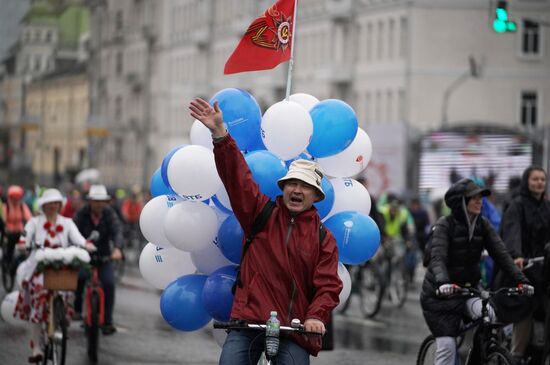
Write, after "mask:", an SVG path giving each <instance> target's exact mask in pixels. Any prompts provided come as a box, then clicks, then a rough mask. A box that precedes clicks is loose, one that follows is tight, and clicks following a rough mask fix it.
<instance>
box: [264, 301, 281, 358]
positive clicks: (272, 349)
mask: <svg viewBox="0 0 550 365" xmlns="http://www.w3.org/2000/svg"><path fill="white" fill-rule="evenodd" d="M280 327H281V322H279V320H278V319H277V312H276V311H271V314H270V317H269V319H268V320H267V323H266V328H265V354H266V356H267V357H268V358H270V357H274V356H275V355H277V352H278V351H279V329H280Z"/></svg>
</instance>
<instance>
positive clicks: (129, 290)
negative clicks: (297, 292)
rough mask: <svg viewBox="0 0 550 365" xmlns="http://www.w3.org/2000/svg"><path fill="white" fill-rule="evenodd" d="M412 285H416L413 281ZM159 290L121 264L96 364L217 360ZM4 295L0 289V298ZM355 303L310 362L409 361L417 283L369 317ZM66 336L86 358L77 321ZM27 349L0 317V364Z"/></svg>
mask: <svg viewBox="0 0 550 365" xmlns="http://www.w3.org/2000/svg"><path fill="white" fill-rule="evenodd" d="M419 276H420V275H419ZM415 287H416V288H418V287H419V283H418V282H417V283H416V284H415ZM159 294H160V292H159V291H157V290H155V289H153V288H151V287H150V286H149V285H148V284H147V283H145V282H144V281H143V280H142V279H141V277H140V276H139V272H138V271H137V270H135V269H134V270H127V274H126V276H125V277H124V278H123V279H122V282H121V284H120V285H119V287H118V288H117V297H116V310H115V324H116V326H117V327H118V329H119V331H118V332H117V333H116V334H114V335H112V336H102V337H101V338H100V347H101V353H100V360H99V364H104V365H114V364H117V365H118V364H128V365H130V364H135V365H137V364H159V365H160V364H205V365H206V364H217V360H218V357H219V354H220V347H219V346H218V344H217V342H216V339H215V337H214V333H213V330H212V328H211V326H206V327H205V328H203V329H201V330H199V331H195V332H191V333H186V332H180V331H176V330H173V329H172V328H171V327H169V326H168V325H167V324H166V323H165V322H164V320H163V319H162V317H161V315H160V311H159V298H160V295H159ZM4 295H5V292H4V291H3V289H0V298H3V297H4ZM357 303H358V301H357V300H356V298H354V299H353V302H352V304H351V306H350V308H349V309H348V311H347V312H346V315H341V314H336V315H335V339H336V348H335V350H334V351H328V352H322V353H321V354H320V355H319V356H318V357H317V358H312V361H311V363H312V364H314V365H325V364H326V365H328V364H336V363H338V364H339V365H347V364H377V365H390V364H413V363H414V362H415V356H416V351H417V349H418V347H419V345H420V343H421V342H422V340H423V338H424V337H425V336H426V335H427V333H428V329H427V327H426V325H425V324H424V321H423V319H422V316H421V312H420V304H419V301H418V289H416V290H413V291H412V292H410V293H409V296H408V299H407V302H406V303H405V305H404V307H403V308H401V309H398V308H394V307H391V305H390V304H389V303H387V302H386V303H385V306H383V308H382V310H381V312H380V313H379V314H378V315H377V316H376V318H375V319H374V320H368V319H363V318H362V317H361V315H360V313H359V310H358V308H357ZM69 336H70V339H69V348H68V354H67V365H72V364H76V365H80V364H89V361H88V360H87V357H86V350H85V349H86V342H85V337H84V330H83V329H82V328H81V327H80V323H79V322H73V323H72V324H71V327H70V330H69ZM217 337H219V336H217ZM28 351H29V350H28V338H27V334H26V329H25V327H22V326H18V327H14V326H11V325H8V324H7V323H6V322H4V321H3V320H0V364H2V365H12V364H14V365H15V364H25V363H27V356H28V355H29V353H28Z"/></svg>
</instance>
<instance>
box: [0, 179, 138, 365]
mask: <svg viewBox="0 0 550 365" xmlns="http://www.w3.org/2000/svg"><path fill="white" fill-rule="evenodd" d="M3 193H4V190H3V189H2V188H0V207H1V209H0V243H1V244H2V245H1V247H2V270H3V273H2V275H3V277H4V276H5V275H11V280H12V281H11V282H10V281H9V280H8V281H4V286H7V285H6V282H10V285H9V287H6V288H5V289H6V291H10V290H11V289H12V288H11V286H12V285H13V284H14V283H13V281H14V280H15V278H16V277H17V278H18V283H16V284H17V285H18V288H17V289H18V290H19V298H18V300H17V305H16V309H15V313H14V315H15V316H17V317H18V318H20V319H22V320H26V321H29V322H30V335H31V336H30V347H31V350H32V355H31V356H30V357H29V362H31V363H39V362H41V361H42V360H43V356H44V354H43V353H42V352H41V351H42V347H41V346H40V343H39V342H40V341H41V335H40V323H41V322H42V321H45V319H46V318H47V316H46V315H45V314H44V306H45V303H46V302H47V298H48V295H50V293H49V292H48V291H47V290H44V288H43V286H42V285H43V282H42V280H43V278H42V275H39V274H37V273H36V272H35V266H36V260H35V259H34V255H35V253H36V248H46V247H52V248H55V247H67V246H68V245H77V246H82V247H83V248H86V249H87V250H89V251H92V252H95V255H97V256H98V257H100V258H102V259H101V260H99V261H98V263H97V264H96V265H97V267H98V272H99V279H100V281H101V284H102V287H103V290H104V292H105V322H104V325H103V327H102V332H103V334H104V335H111V334H113V333H115V332H116V331H117V330H116V327H115V326H114V323H113V309H114V302H115V280H114V270H113V265H112V261H116V260H121V259H123V248H124V246H125V245H126V243H127V242H126V240H125V238H124V237H126V236H127V235H128V234H129V232H130V231H133V230H136V229H139V227H138V223H139V215H140V213H141V209H142V208H143V205H144V200H145V199H147V198H148V197H147V196H145V197H144V196H143V194H141V192H140V191H139V189H137V188H135V187H134V188H132V189H131V191H130V193H129V194H128V195H127V194H126V192H125V191H124V190H123V189H116V190H114V191H113V192H112V193H111V194H112V196H111V194H109V192H108V191H107V189H106V187H105V186H104V185H100V184H83V185H82V186H81V187H80V189H75V188H71V189H67V190H66V196H67V198H65V196H63V194H62V193H61V192H60V191H59V190H58V189H42V190H40V191H37V189H34V188H32V189H24V188H23V187H21V186H18V185H11V186H9V187H8V188H7V190H6V194H5V196H4V194H3ZM93 231H95V232H98V233H99V235H98V237H97V238H96V239H95V240H94V241H93V242H88V241H87V240H86V238H84V237H90V236H91V233H92V232H93ZM19 264H20V265H19ZM18 265H19V266H18ZM6 271H9V272H6ZM88 279H89V273H88V272H86V271H85V270H81V272H80V274H79V278H78V288H77V290H76V292H74V293H69V295H70V296H74V308H73V307H72V306H70V307H69V308H67V310H68V311H67V313H68V314H69V315H70V316H71V317H72V318H73V319H75V320H82V306H83V305H82V302H83V300H82V299H83V298H82V296H83V290H84V285H85V283H86V281H87V280H88ZM67 302H68V303H72V302H73V300H68V301H67Z"/></svg>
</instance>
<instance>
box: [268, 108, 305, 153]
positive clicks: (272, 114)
mask: <svg viewBox="0 0 550 365" xmlns="http://www.w3.org/2000/svg"><path fill="white" fill-rule="evenodd" d="M261 127H262V132H261V133H262V139H263V142H264V144H265V147H266V148H267V149H268V150H269V151H271V152H272V153H273V154H274V155H276V156H277V157H279V158H280V159H281V160H285V161H286V160H290V159H291V158H294V157H296V156H298V155H299V154H300V153H302V152H303V151H304V150H305V149H306V147H307V146H308V144H309V141H310V140H311V135H312V134H313V121H312V120H311V116H310V115H309V112H308V111H307V110H306V109H305V108H304V107H303V106H301V105H300V104H298V103H295V102H293V101H287V100H283V101H280V102H278V103H276V104H273V105H272V106H270V107H269V109H267V110H266V112H265V114H264V116H263V117H262V124H261Z"/></svg>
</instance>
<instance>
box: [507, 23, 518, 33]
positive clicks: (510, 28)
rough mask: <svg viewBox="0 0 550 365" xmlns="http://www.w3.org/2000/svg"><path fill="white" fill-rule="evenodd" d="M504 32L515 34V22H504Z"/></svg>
mask: <svg viewBox="0 0 550 365" xmlns="http://www.w3.org/2000/svg"><path fill="white" fill-rule="evenodd" d="M506 30H507V31H508V32H515V31H516V30H518V26H517V25H516V22H506Z"/></svg>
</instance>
